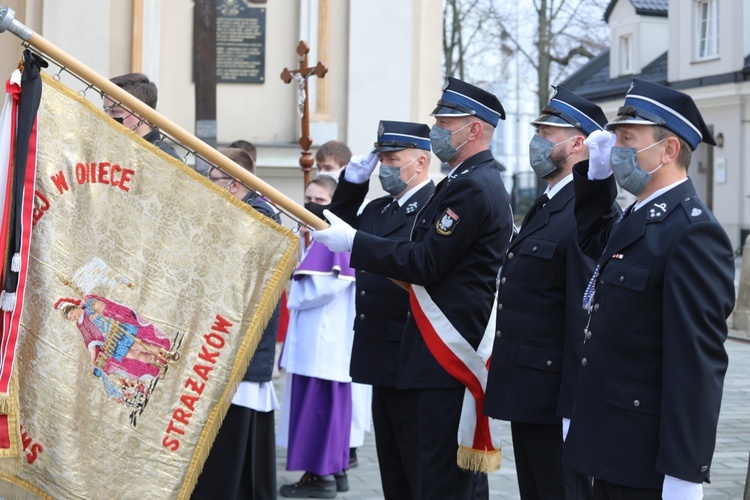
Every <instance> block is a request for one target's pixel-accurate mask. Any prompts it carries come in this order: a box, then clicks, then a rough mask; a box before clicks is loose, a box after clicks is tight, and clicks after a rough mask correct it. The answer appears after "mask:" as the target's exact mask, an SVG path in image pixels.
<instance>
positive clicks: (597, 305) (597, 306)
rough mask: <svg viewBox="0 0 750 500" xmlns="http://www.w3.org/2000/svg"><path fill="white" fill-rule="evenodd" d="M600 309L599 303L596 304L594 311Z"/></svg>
mask: <svg viewBox="0 0 750 500" xmlns="http://www.w3.org/2000/svg"><path fill="white" fill-rule="evenodd" d="M598 310H599V304H594V312H596V311H598Z"/></svg>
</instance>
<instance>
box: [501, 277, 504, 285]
mask: <svg viewBox="0 0 750 500" xmlns="http://www.w3.org/2000/svg"><path fill="white" fill-rule="evenodd" d="M500 284H501V285H504V284H505V276H503V277H502V278H500Z"/></svg>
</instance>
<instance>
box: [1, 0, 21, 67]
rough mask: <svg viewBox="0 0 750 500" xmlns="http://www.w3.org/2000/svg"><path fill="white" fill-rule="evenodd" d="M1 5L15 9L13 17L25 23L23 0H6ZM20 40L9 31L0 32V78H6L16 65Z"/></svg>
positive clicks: (19, 50) (19, 56)
mask: <svg viewBox="0 0 750 500" xmlns="http://www.w3.org/2000/svg"><path fill="white" fill-rule="evenodd" d="M3 5H5V6H6V7H10V8H11V9H13V10H14V11H15V18H16V19H18V20H20V21H21V22H23V23H25V21H26V2H25V1H24V0H6V1H5V2H3ZM22 51H23V48H22V47H21V40H20V39H19V38H18V37H16V36H15V35H11V34H10V33H0V78H2V79H3V80H4V79H6V78H7V77H8V76H9V75H10V73H11V72H12V71H13V70H14V69H15V68H16V66H17V65H18V61H19V60H20V58H21V52H22Z"/></svg>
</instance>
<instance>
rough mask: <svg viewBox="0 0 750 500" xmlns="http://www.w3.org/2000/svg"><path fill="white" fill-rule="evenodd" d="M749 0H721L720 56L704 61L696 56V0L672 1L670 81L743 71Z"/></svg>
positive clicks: (670, 9)
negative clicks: (745, 22)
mask: <svg viewBox="0 0 750 500" xmlns="http://www.w3.org/2000/svg"><path fill="white" fill-rule="evenodd" d="M749 8H750V1H748V0H741V1H740V0H719V17H718V18H719V57H718V58H716V59H712V60H707V61H700V60H697V59H696V57H695V43H696V41H695V40H696V38H695V37H696V12H695V5H694V2H686V1H684V0H670V2H669V15H670V18H669V26H670V38H669V47H670V49H669V67H668V74H667V76H668V79H669V81H680V80H688V79H691V78H699V77H702V76H707V75H719V74H722V73H729V72H731V71H739V70H741V69H742V67H743V65H744V58H745V56H746V55H747V53H746V52H745V51H744V49H745V46H744V39H745V37H746V31H747V26H746V25H745V24H744V21H745V19H746V14H745V11H746V10H747V9H749Z"/></svg>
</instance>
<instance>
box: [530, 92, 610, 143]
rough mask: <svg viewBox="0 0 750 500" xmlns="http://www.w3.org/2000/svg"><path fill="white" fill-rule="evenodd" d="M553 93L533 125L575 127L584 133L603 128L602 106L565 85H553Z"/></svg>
mask: <svg viewBox="0 0 750 500" xmlns="http://www.w3.org/2000/svg"><path fill="white" fill-rule="evenodd" d="M553 88H554V89H555V94H554V95H553V96H552V98H551V99H550V100H549V104H548V105H546V106H545V107H544V108H542V115H541V116H540V117H539V118H537V119H536V120H534V121H533V122H531V124H532V125H534V126H535V127H539V126H540V125H549V126H552V127H575V128H577V129H578V130H580V131H581V132H583V133H584V134H586V135H589V134H591V132H593V131H595V130H603V129H604V126H605V125H607V117H606V116H604V111H602V108H600V107H599V106H597V105H596V104H594V103H593V102H591V101H589V100H588V99H584V98H583V97H581V96H579V95H576V94H574V93H573V92H571V91H570V90H568V89H566V88H565V87H553Z"/></svg>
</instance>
